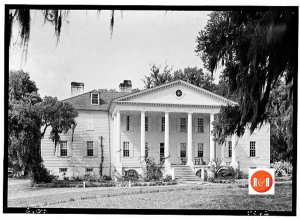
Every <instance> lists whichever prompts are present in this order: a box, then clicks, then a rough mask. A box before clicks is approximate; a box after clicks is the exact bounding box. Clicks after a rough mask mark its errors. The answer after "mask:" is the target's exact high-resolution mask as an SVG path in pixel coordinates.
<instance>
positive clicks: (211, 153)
mask: <svg viewBox="0 0 300 220" xmlns="http://www.w3.org/2000/svg"><path fill="white" fill-rule="evenodd" d="M213 121H214V114H210V121H209V159H210V161H212V160H214V159H215V141H214V136H213V135H212V131H213V125H212V122H213Z"/></svg>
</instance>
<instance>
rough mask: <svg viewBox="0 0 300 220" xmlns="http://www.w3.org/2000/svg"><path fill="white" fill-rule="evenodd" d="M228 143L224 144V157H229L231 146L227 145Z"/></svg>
mask: <svg viewBox="0 0 300 220" xmlns="http://www.w3.org/2000/svg"><path fill="white" fill-rule="evenodd" d="M227 142H228V141H225V143H224V154H225V155H224V157H229V144H227Z"/></svg>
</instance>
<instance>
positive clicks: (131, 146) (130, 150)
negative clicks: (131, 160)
mask: <svg viewBox="0 0 300 220" xmlns="http://www.w3.org/2000/svg"><path fill="white" fill-rule="evenodd" d="M133 149H134V147H133V142H129V157H133V155H134V152H133Z"/></svg>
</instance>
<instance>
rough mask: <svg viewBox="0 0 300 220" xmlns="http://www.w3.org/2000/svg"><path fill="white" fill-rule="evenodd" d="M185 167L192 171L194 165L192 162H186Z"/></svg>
mask: <svg viewBox="0 0 300 220" xmlns="http://www.w3.org/2000/svg"><path fill="white" fill-rule="evenodd" d="M186 165H187V166H189V167H190V168H191V169H192V170H193V171H194V167H195V165H194V163H193V162H192V161H188V162H186Z"/></svg>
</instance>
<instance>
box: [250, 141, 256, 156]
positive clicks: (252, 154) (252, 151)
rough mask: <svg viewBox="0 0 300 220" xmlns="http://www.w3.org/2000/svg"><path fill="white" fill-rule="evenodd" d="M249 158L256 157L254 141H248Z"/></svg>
mask: <svg viewBox="0 0 300 220" xmlns="http://www.w3.org/2000/svg"><path fill="white" fill-rule="evenodd" d="M250 157H256V152H255V141H250Z"/></svg>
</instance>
